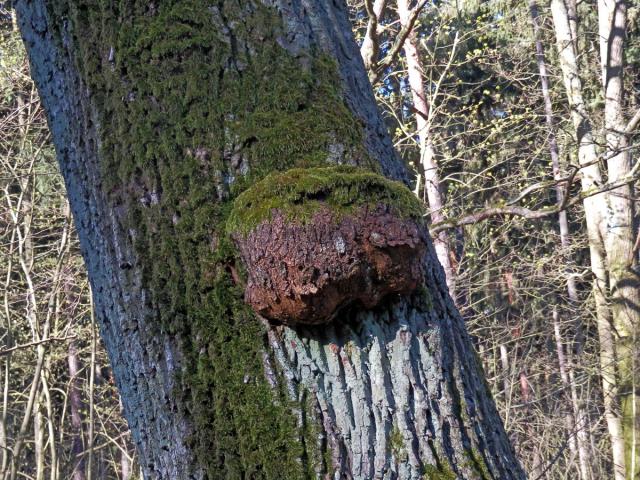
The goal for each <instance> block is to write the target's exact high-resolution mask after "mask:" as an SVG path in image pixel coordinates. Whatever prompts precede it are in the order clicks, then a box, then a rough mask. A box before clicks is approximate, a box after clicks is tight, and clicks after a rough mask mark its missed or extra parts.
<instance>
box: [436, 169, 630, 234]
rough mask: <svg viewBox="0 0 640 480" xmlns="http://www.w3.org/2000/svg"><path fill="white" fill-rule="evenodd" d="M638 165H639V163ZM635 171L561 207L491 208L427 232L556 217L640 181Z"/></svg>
mask: <svg viewBox="0 0 640 480" xmlns="http://www.w3.org/2000/svg"><path fill="white" fill-rule="evenodd" d="M638 165H640V163H639V164H638ZM637 171H638V168H635V167H634V170H632V175H629V176H627V177H624V178H621V179H620V180H618V181H616V182H612V183H607V184H604V185H602V187H600V188H598V189H596V190H591V191H584V192H580V194H578V195H576V196H575V197H573V198H572V199H571V200H566V201H565V202H564V204H563V205H557V206H555V207H546V208H543V209H541V210H532V209H530V208H526V207H519V206H516V205H505V206H500V207H491V208H487V209H485V210H481V211H479V212H475V213H472V214H470V215H465V216H462V217H458V218H452V219H449V220H446V221H444V222H439V223H436V224H434V225H432V226H431V228H430V229H429V231H430V232H431V234H432V235H435V234H437V233H439V232H441V231H443V230H448V229H450V228H455V227H459V226H462V225H472V224H474V223H478V222H481V221H482V220H486V219H488V218H491V217H504V216H516V217H522V218H526V219H527V220H535V219H538V218H544V217H548V216H549V215H556V214H558V213H560V212H561V211H563V210H566V209H568V208H569V207H572V206H573V205H575V204H577V203H579V202H582V201H583V200H584V199H585V198H588V197H593V196H595V195H599V194H601V193H604V192H608V191H611V190H615V189H616V188H618V187H621V186H623V185H626V184H628V183H632V182H635V181H637V180H640V176H639V175H636V173H637ZM566 198H568V196H567V197H565V199H566Z"/></svg>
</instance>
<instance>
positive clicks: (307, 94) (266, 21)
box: [49, 0, 371, 479]
mask: <svg viewBox="0 0 640 480" xmlns="http://www.w3.org/2000/svg"><path fill="white" fill-rule="evenodd" d="M49 9H50V10H49V14H50V15H51V16H52V18H53V19H54V21H53V22H52V23H54V24H56V25H65V24H66V22H69V31H70V32H71V34H72V38H71V39H69V38H64V35H65V33H64V32H63V30H61V31H60V32H58V35H59V38H58V41H59V42H60V45H64V44H65V43H66V42H68V41H71V42H73V44H74V47H75V48H76V49H77V52H79V55H78V56H77V58H76V60H77V68H78V70H79V71H80V72H81V75H82V77H83V80H84V82H85V84H86V86H87V88H88V90H89V91H90V95H89V97H90V99H91V105H92V109H93V111H95V112H96V118H95V121H96V122H97V123H98V130H99V138H100V139H101V145H100V146H99V147H100V156H101V163H102V172H103V173H102V179H101V181H102V188H103V190H104V192H105V195H107V198H108V199H109V202H110V203H111V204H112V208H113V210H114V212H115V213H116V217H117V219H118V221H119V222H120V224H121V227H122V228H123V229H125V230H126V231H128V232H129V236H130V240H131V242H132V244H133V247H134V251H135V252H136V254H137V259H136V260H135V261H136V265H134V267H135V268H136V269H139V270H140V271H142V284H143V288H144V289H145V290H146V291H147V292H148V293H149V295H150V297H151V298H150V299H149V301H150V303H151V305H153V310H154V311H155V312H156V314H155V316H154V318H150V319H146V320H145V321H146V323H147V324H150V325H152V326H153V328H156V329H157V331H158V332H163V333H165V334H170V335H173V336H175V337H176V338H177V339H178V341H179V342H180V345H181V348H180V349H181V351H182V354H183V357H184V358H183V363H184V369H183V373H182V377H181V378H180V379H178V380H177V382H176V385H177V386H176V395H179V396H181V397H182V402H181V404H182V406H183V410H184V411H183V414H184V415H186V417H187V418H188V419H190V421H191V422H192V423H193V432H194V433H193V438H191V439H190V440H189V441H190V443H191V444H192V446H193V448H194V451H195V452H196V462H197V464H198V465H197V466H195V467H194V471H198V470H200V471H204V472H205V473H206V476H207V477H208V478H216V479H217V478H277V479H288V478H291V479H294V478H295V479H298V478H306V477H312V476H315V473H314V472H315V471H318V470H319V469H320V470H321V469H322V467H321V466H320V467H319V466H318V465H317V462H318V461H322V460H318V459H322V458H323V456H326V455H325V454H324V453H323V452H318V451H317V447H316V444H317V439H316V438H309V436H310V435H311V436H312V437H313V432H315V428H314V427H312V426H310V425H309V424H308V422H309V420H307V421H306V422H300V421H299V418H301V417H302V418H305V419H312V418H313V415H312V414H311V412H310V411H309V409H310V408H311V407H310V406H309V405H308V404H307V403H308V402H304V401H301V400H299V399H300V398H304V395H303V394H299V395H298V399H292V398H291V397H290V395H288V394H287V393H285V392H284V391H283V390H282V388H281V387H278V386H276V387H273V386H272V385H270V384H269V383H268V382H267V380H266V379H265V372H264V362H265V353H264V352H265V351H266V349H265V346H266V334H265V330H264V327H263V326H262V325H261V324H260V323H259V322H258V321H257V320H256V318H254V316H253V314H252V312H251V311H250V309H248V308H247V306H246V305H245V304H244V302H243V300H242V292H241V289H240V288H239V287H238V286H237V285H235V280H234V275H233V274H232V271H234V268H233V265H234V263H235V252H234V249H233V247H232V246H231V243H230V242H229V239H228V236H227V234H226V232H225V229H224V226H225V224H226V221H227V218H228V216H229V212H230V209H231V206H232V202H233V199H234V198H235V197H237V196H238V195H239V194H241V193H242V192H243V191H244V190H245V189H246V188H247V187H249V186H250V185H252V184H254V183H255V182H256V181H258V180H260V179H262V178H264V177H265V175H267V174H268V173H269V172H272V171H281V170H286V169H290V168H293V167H313V166H319V165H325V164H327V163H335V162H336V161H338V160H339V161H340V162H341V163H347V164H353V165H368V166H370V167H371V163H370V161H369V159H368V157H367V155H366V153H365V149H364V147H363V145H362V125H361V123H360V122H359V121H358V120H357V119H356V118H355V117H354V116H353V115H352V113H351V112H350V110H349V109H348V108H347V106H346V105H345V103H344V101H343V98H342V94H341V91H340V88H338V87H337V86H336V85H338V84H339V80H338V72H337V68H336V66H335V64H334V63H333V62H332V60H331V59H330V58H329V57H327V56H325V55H323V54H322V53H321V52H319V51H308V52H304V53H303V54H302V55H301V56H299V57H298V58H294V57H293V56H292V55H291V54H290V52H288V51H287V50H286V49H284V48H283V47H282V46H281V42H280V38H281V36H282V35H283V34H284V32H283V31H282V26H281V24H280V20H279V17H278V13H277V11H276V10H275V9H273V8H269V7H266V6H264V5H263V4H262V3H260V2H251V1H242V2H239V1H230V0H221V1H218V2H214V3H211V2H203V1H198V0H181V1H163V2H149V1H147V0H145V1H130V2H114V1H107V0H102V1H83V0H77V1H62V2H52V3H51V5H50V7H49ZM362 175H365V174H362ZM276 374H277V372H276ZM282 383H283V382H280V384H282ZM294 411H297V412H301V413H300V415H294V413H293V412H294ZM327 467H328V466H327Z"/></svg>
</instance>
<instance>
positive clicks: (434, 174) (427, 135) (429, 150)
mask: <svg viewBox="0 0 640 480" xmlns="http://www.w3.org/2000/svg"><path fill="white" fill-rule="evenodd" d="M410 15H411V10H410V8H409V1H408V0H398V16H399V17H400V25H401V26H402V27H403V28H405V27H406V26H407V25H408V23H409V20H410ZM404 54H405V60H406V62H407V76H408V77H409V86H410V88H411V96H412V98H413V108H414V109H415V112H416V113H415V117H416V127H417V130H418V131H417V133H418V138H419V139H420V159H421V161H422V167H423V168H424V189H425V191H426V193H427V201H428V202H429V211H430V215H431V222H432V223H440V222H442V221H444V219H445V218H444V214H443V212H442V209H443V208H444V198H443V195H442V190H441V189H442V187H441V182H440V173H439V172H438V164H437V162H436V158H435V150H434V145H433V138H432V135H431V125H430V123H431V122H430V121H429V119H430V118H431V114H430V112H429V104H428V102H427V94H426V92H425V88H424V77H423V75H424V70H423V68H422V62H421V60H420V55H419V54H418V48H417V46H416V34H415V31H414V32H412V33H410V34H409V36H408V37H407V39H406V40H405V42H404ZM433 244H434V246H435V249H436V255H437V257H438V260H439V261H440V265H442V268H443V269H444V274H445V277H446V279H447V286H448V287H449V293H450V294H451V296H452V297H453V298H455V272H454V271H453V267H452V265H451V249H450V248H449V242H448V239H447V232H446V231H444V230H443V231H441V232H439V233H438V234H437V236H436V237H435V238H434V239H433Z"/></svg>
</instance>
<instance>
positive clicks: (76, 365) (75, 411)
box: [67, 340, 86, 480]
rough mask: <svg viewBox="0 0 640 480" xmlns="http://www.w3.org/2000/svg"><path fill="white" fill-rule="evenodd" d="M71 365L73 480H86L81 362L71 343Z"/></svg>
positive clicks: (70, 402) (69, 354) (70, 403)
mask: <svg viewBox="0 0 640 480" xmlns="http://www.w3.org/2000/svg"><path fill="white" fill-rule="evenodd" d="M67 362H68V364H69V378H70V379H71V384H70V388H69V406H70V407H71V426H72V432H73V433H72V435H73V445H72V447H71V458H72V462H73V473H72V475H73V480H84V479H85V478H86V477H85V460H84V455H83V453H84V446H83V444H84V440H83V437H84V435H83V429H82V423H83V422H82V413H81V412H82V409H83V404H82V398H81V397H80V380H79V379H78V375H79V373H80V360H79V359H78V352H77V349H76V345H75V342H74V341H73V340H72V341H71V343H69V353H68V356H67Z"/></svg>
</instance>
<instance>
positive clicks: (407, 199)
mask: <svg viewBox="0 0 640 480" xmlns="http://www.w3.org/2000/svg"><path fill="white" fill-rule="evenodd" d="M380 204H382V205H385V206H387V207H389V208H390V209H391V211H392V212H393V213H394V215H397V216H398V217H399V218H403V219H413V220H417V221H421V219H422V217H423V215H424V207H423V205H422V203H421V202H420V200H419V199H418V198H416V197H415V195H414V194H413V193H412V192H411V191H410V190H409V189H408V188H407V187H406V186H404V185H403V184H402V183H400V182H396V181H393V180H389V179H387V178H385V177H383V176H382V175H379V174H377V173H374V172H372V171H370V170H365V169H363V168H357V167H352V166H346V165H340V166H331V167H316V168H292V169H290V170H287V171H285V172H273V173H271V174H269V175H267V176H266V177H265V178H264V179H263V180H261V181H260V182H257V183H256V184H255V185H253V186H252V187H251V188H249V189H248V190H246V191H245V192H243V193H242V194H241V195H239V196H238V198H237V199H236V200H235V202H234V206H233V210H232V211H231V214H230V216H229V219H228V221H227V231H228V233H230V234H242V235H246V234H248V233H249V232H250V231H251V230H253V229H254V228H256V227H257V226H258V225H260V224H261V223H262V222H264V221H265V220H270V219H271V216H272V214H273V212H274V211H276V210H278V211H279V212H280V213H282V214H284V215H285V216H286V217H287V219H289V220H291V221H292V222H295V223H299V224H305V223H306V222H308V221H309V220H310V219H311V218H312V216H313V214H314V213H316V212H317V211H318V210H319V209H320V208H329V209H330V210H331V211H332V213H333V214H334V218H335V220H340V219H341V218H342V217H343V216H344V215H348V214H351V213H354V211H355V210H357V209H359V208H360V207H364V206H370V207H375V206H376V205H380Z"/></svg>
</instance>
